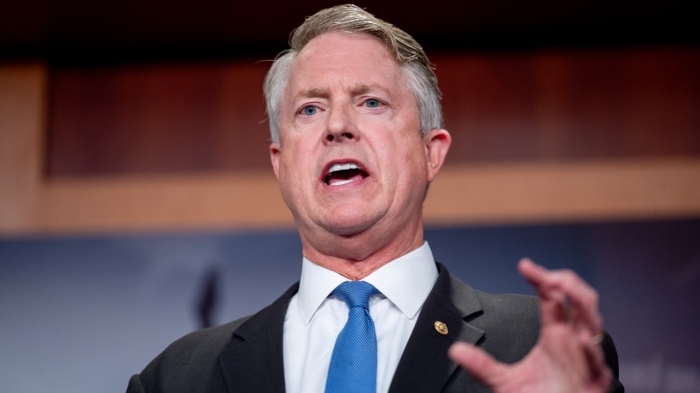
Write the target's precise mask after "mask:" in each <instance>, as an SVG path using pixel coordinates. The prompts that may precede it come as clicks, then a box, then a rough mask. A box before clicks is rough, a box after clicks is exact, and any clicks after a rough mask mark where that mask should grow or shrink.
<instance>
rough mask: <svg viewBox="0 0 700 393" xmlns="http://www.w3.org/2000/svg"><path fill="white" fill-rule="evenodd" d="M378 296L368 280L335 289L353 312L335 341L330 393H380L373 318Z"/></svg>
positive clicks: (329, 381) (328, 389) (328, 387)
mask: <svg viewBox="0 0 700 393" xmlns="http://www.w3.org/2000/svg"><path fill="white" fill-rule="evenodd" d="M377 293H379V291H377V289H376V288H374V287H373V286H372V284H370V283H367V282H364V281H346V282H344V283H342V284H340V285H338V286H337V287H336V288H335V290H333V294H334V295H336V296H338V297H339V298H340V299H341V300H342V301H344V302H345V304H347V305H348V307H349V308H350V311H349V312H348V322H347V323H346V324H345V327H343V330H341V331H340V334H338V338H337V339H336V340H335V347H334V348H333V356H332V357H331V365H330V367H329V369H328V379H327V380H326V393H342V392H353V393H360V392H367V393H370V392H371V393H374V392H376V390H377V335H376V333H375V332H374V322H373V321H372V317H371V316H370V315H369V297H370V296H372V295H373V294H377Z"/></svg>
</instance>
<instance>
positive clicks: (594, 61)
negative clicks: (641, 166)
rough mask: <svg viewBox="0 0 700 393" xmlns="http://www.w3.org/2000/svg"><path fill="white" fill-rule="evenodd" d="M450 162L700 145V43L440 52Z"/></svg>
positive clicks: (675, 150) (699, 149)
mask: <svg viewBox="0 0 700 393" xmlns="http://www.w3.org/2000/svg"><path fill="white" fill-rule="evenodd" d="M433 61H434V62H435V63H436V64H437V73H438V79H439V80H440V81H441V86H442V90H443V93H444V100H443V101H444V106H445V110H444V112H445V117H446V126H447V129H448V130H450V132H451V133H452V135H453V139H454V142H453V143H454V144H453V149H452V152H451V157H450V160H451V161H450V162H451V163H456V162H465V163H466V162H502V161H511V162H512V161H549V160H581V159H600V158H605V159H609V158H615V157H620V158H622V157H626V158H640V157H664V156H674V155H675V156H693V155H698V154H700V132H699V130H700V110H699V109H700V72H698V70H700V50H698V49H628V50H591V51H578V52H572V51H567V52H545V53H534V54H532V53H522V54H504V55H500V56H499V55H492V54H485V55H479V56H476V55H475V56H460V57H453V56H445V57H443V56H433Z"/></svg>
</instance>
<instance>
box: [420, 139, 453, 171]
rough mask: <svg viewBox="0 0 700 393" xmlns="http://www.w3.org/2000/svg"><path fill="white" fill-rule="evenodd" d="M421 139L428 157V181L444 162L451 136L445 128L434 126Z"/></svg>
mask: <svg viewBox="0 0 700 393" xmlns="http://www.w3.org/2000/svg"><path fill="white" fill-rule="evenodd" d="M423 140H424V143H425V155H426V157H427V159H428V182H432V181H433V179H434V178H435V176H436V175H437V173H438V171H439V170H440V167H442V163H443V162H445V157H446V156H447V151H448V150H449V149H450V144H451V143H452V137H451V136H450V133H449V132H447V130H443V129H439V128H435V129H432V130H430V132H428V135H426V136H425V138H424V139H423Z"/></svg>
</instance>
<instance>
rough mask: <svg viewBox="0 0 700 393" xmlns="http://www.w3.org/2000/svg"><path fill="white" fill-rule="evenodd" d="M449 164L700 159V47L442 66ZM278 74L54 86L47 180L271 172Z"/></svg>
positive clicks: (494, 58) (454, 57)
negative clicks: (267, 96) (269, 110)
mask: <svg viewBox="0 0 700 393" xmlns="http://www.w3.org/2000/svg"><path fill="white" fill-rule="evenodd" d="M432 60H433V62H434V63H435V64H436V65H437V74H438V78H439V80H440V85H441V87H442V90H443V92H444V100H443V101H444V112H445V118H446V127H447V129H448V130H449V131H450V132H451V133H452V135H453V139H454V145H453V149H452V151H451V153H450V155H449V156H448V161H447V165H461V164H468V163H498V162H543V161H561V160H582V159H601V158H602V159H611V158H615V157H619V158H630V159H634V158H642V157H666V156H695V155H698V154H700V132H698V130H700V110H698V108H700V76H699V75H700V73H698V70H700V49H695V48H675V49H674V48H661V49H653V48H646V49H627V50H601V49H598V50H588V51H559V52H542V53H516V54H512V53H511V54H436V55H434V56H432ZM268 66H269V64H268V63H255V62H253V61H250V62H242V61H241V62H232V63H214V64H199V65H149V66H131V67H117V68H106V69H91V70H85V69H65V70H58V71H56V72H55V73H54V75H53V84H52V86H53V93H52V100H51V124H50V128H49V130H50V145H49V175H50V176H51V177H62V176H82V175H86V176H94V175H114V174H157V173H171V174H173V173H182V172H211V171H215V172H216V171H218V172H225V171H238V170H251V169H267V168H269V162H268V154H267V144H268V136H267V124H266V122H265V114H264V103H263V99H262V92H261V86H262V80H263V77H264V74H265V72H266V71H267V68H268Z"/></svg>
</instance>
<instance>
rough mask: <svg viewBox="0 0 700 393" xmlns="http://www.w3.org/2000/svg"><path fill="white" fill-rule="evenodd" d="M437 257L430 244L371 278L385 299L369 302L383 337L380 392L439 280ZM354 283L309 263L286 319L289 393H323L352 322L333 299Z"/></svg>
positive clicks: (377, 297) (343, 306) (379, 358)
mask: <svg viewBox="0 0 700 393" xmlns="http://www.w3.org/2000/svg"><path fill="white" fill-rule="evenodd" d="M437 277H438V272H437V268H436V267H435V261H434V259H433V254H432V252H431V251H430V247H429V246H428V243H427V242H425V243H423V245H422V246H421V247H419V248H418V249H416V250H414V251H412V252H410V253H408V254H406V255H404V256H402V257H400V258H398V259H396V260H394V261H392V262H390V263H387V264H386V265H384V266H382V267H381V268H379V269H377V270H376V271H374V272H373V273H372V274H370V275H369V276H367V277H365V278H364V279H363V281H366V282H368V283H370V284H372V285H374V287H375V288H377V289H378V290H379V291H380V292H381V294H379V295H374V296H372V297H371V298H370V300H369V313H370V315H371V316H372V319H373V320H374V326H375V330H376V333H377V392H378V393H384V392H387V391H388V390H389V385H390V384H391V380H392V378H393V377H394V372H395V371H396V367H397V366H398V364H399V359H400V358H401V355H402V354H403V350H404V348H405V347H406V343H407V342H408V338H409V336H410V335H411V331H413V327H414V326H415V324H416V320H417V319H418V314H419V312H420V309H421V306H422V305H423V302H425V299H426V298H427V297H428V294H429V293H430V291H431V290H432V288H433V285H434V284H435V281H436V280H437ZM344 281H348V279H347V278H345V277H343V276H341V275H340V274H338V273H336V272H334V271H331V270H328V269H326V268H324V267H321V266H319V265H316V264H315V263H313V262H311V261H309V260H308V259H306V258H304V260H303V262H302V269H301V280H300V283H299V292H297V293H296V295H294V296H293V297H292V299H291V300H290V302H289V308H288V309H287V314H286V316H285V320H284V347H283V348H284V378H285V386H286V390H287V392H288V393H314V392H319V393H320V392H323V391H324V390H325V388H326V377H327V375H328V367H329V364H330V361H331V355H332V354H333V347H334V345H335V339H336V337H337V336H338V333H340V331H341V330H342V329H343V327H344V326H345V322H347V320H348V306H347V305H346V304H345V303H344V302H343V301H342V300H340V299H339V298H337V297H336V296H330V297H329V294H330V293H331V292H332V291H333V290H334V289H335V287H336V286H338V285H339V284H340V283H342V282H344Z"/></svg>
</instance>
